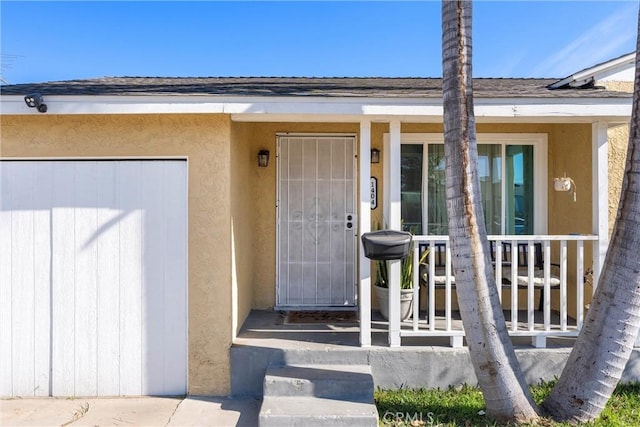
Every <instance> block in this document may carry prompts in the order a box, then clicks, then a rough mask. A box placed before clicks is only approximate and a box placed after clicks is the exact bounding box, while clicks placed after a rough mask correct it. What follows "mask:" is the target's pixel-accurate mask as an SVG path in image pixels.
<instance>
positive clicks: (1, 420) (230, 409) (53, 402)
mask: <svg viewBox="0 0 640 427" xmlns="http://www.w3.org/2000/svg"><path fill="white" fill-rule="evenodd" d="M259 411H260V401H259V400H255V399H229V398H224V397H220V398H218V397H197V396H189V397H187V398H184V399H183V398H169V397H127V398H86V399H83V398H73V399H66V398H25V399H3V400H0V426H149V427H151V426H215V427H227V426H242V427H245V426H246V427H252V426H257V425H258V412H259Z"/></svg>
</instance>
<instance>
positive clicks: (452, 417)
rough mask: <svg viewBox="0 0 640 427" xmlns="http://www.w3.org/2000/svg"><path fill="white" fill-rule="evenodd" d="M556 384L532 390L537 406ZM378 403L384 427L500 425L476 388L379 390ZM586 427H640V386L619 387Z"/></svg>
mask: <svg viewBox="0 0 640 427" xmlns="http://www.w3.org/2000/svg"><path fill="white" fill-rule="evenodd" d="M553 385H554V382H544V383H540V384H539V385H536V386H533V387H531V392H532V395H533V397H534V399H535V400H536V402H537V403H540V402H542V400H544V398H545V397H547V396H548V395H549V393H550V392H551V389H552V388H553ZM375 401H376V406H377V407H378V415H379V417H380V425H381V426H385V427H401V426H411V427H420V426H443V427H454V426H465V427H467V426H468V427H471V426H497V424H495V423H492V422H490V421H489V420H488V419H487V418H486V416H485V415H484V399H483V397H482V393H481V392H480V390H479V389H478V388H476V387H470V386H462V387H455V388H450V389H448V390H439V389H415V390H411V389H400V390H377V391H376V392H375ZM539 425H542V426H550V427H564V426H569V424H565V423H557V422H554V421H552V420H549V419H543V420H541V422H540V424H539ZM584 425H585V426H589V427H605V426H606V427H613V426H640V383H634V384H620V385H618V387H617V388H616V390H615V392H614V393H613V396H612V397H611V400H610V401H609V403H608V404H607V407H606V408H605V410H604V411H603V412H602V414H601V415H600V417H599V418H598V420H596V421H595V422H592V423H588V424H584Z"/></svg>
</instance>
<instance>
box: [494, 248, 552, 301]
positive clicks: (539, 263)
mask: <svg viewBox="0 0 640 427" xmlns="http://www.w3.org/2000/svg"><path fill="white" fill-rule="evenodd" d="M491 246H492V251H491V257H492V261H493V262H494V264H495V251H494V246H495V242H491ZM533 248H534V255H533V277H532V284H533V287H534V289H537V290H540V301H539V303H538V311H543V309H544V289H545V288H544V283H545V280H544V255H543V252H542V243H540V242H534V243H533ZM502 253H503V260H502V266H501V268H502V283H503V287H505V288H510V287H511V280H512V270H511V268H512V266H513V250H512V244H511V243H510V242H502ZM516 265H517V272H516V285H517V286H518V289H528V287H529V244H528V243H527V242H521V243H517V251H516ZM550 267H551V270H550V274H549V288H550V289H559V288H560V276H559V275H558V274H555V271H554V270H556V269H559V268H560V265H559V264H554V263H551V264H550Z"/></svg>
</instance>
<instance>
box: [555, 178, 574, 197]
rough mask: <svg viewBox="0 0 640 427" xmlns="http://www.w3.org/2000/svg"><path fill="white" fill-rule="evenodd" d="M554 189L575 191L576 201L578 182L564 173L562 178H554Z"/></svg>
mask: <svg viewBox="0 0 640 427" xmlns="http://www.w3.org/2000/svg"><path fill="white" fill-rule="evenodd" d="M553 189H554V190H556V191H571V192H572V193H573V201H574V202H575V201H576V183H575V182H573V180H572V179H571V178H569V177H568V176H567V174H564V176H563V177H562V178H553Z"/></svg>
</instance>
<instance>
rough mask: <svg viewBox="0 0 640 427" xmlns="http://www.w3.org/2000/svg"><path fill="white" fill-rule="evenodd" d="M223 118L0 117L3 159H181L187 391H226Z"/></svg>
mask: <svg viewBox="0 0 640 427" xmlns="http://www.w3.org/2000/svg"><path fill="white" fill-rule="evenodd" d="M229 141H230V119H229V117H228V116H226V115H215V116H213V115H136V116H124V115H123V116H114V115H109V116H80V115H77V116H56V115H37V116H36V115H30V116H4V117H2V140H1V145H0V155H2V156H3V157H61V158H67V157H69V158H71V157H107V156H108V157H138V156H147V157H158V156H177V157H185V156H186V157H188V168H189V179H188V185H189V189H188V192H189V193H188V194H189V196H188V212H189V213H188V242H189V243H188V250H189V266H188V270H189V275H188V283H189V285H188V286H189V289H188V295H189V303H188V310H189V315H188V322H189V359H188V361H189V374H188V392H189V394H195V395H226V394H227V393H228V392H229V347H230V345H231V341H232V335H233V334H232V328H231V318H232V310H231V307H232V304H231V298H232V295H231V291H232V288H231V286H229V284H230V283H231V268H230V266H231V265H232V264H231V262H230V257H231V214H230V209H231V203H230V190H231V174H230V164H231V161H230V157H231V156H230V154H231V152H230V144H229Z"/></svg>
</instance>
